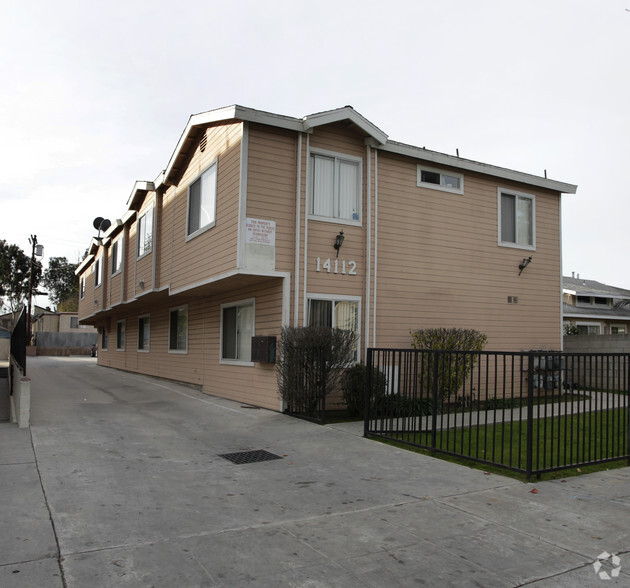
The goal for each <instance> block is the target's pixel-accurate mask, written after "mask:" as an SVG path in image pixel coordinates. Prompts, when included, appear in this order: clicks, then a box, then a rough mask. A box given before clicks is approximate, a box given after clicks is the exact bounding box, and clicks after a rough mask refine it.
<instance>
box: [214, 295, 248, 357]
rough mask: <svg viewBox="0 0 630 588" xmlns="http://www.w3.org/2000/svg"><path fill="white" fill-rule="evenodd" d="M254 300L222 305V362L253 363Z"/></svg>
mask: <svg viewBox="0 0 630 588" xmlns="http://www.w3.org/2000/svg"><path fill="white" fill-rule="evenodd" d="M254 333H255V311H254V300H253V299H250V300H241V301H240V302H234V303H230V304H222V305H221V360H227V361H240V362H246V363H251V360H252V337H253V336H254Z"/></svg>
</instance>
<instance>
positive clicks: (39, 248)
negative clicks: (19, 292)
mask: <svg viewBox="0 0 630 588" xmlns="http://www.w3.org/2000/svg"><path fill="white" fill-rule="evenodd" d="M28 242H29V243H30V244H31V245H32V246H33V251H32V253H31V271H30V272H29V276H28V313H27V315H26V338H27V341H26V344H27V345H30V343H31V339H32V336H33V334H32V333H31V307H32V303H33V272H34V271H35V255H40V256H41V255H43V253H44V246H43V245H38V244H37V235H31V236H30V238H29V240H28Z"/></svg>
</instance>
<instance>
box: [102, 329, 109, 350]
mask: <svg viewBox="0 0 630 588" xmlns="http://www.w3.org/2000/svg"><path fill="white" fill-rule="evenodd" d="M108 339H109V334H108V332H107V329H106V328H105V327H103V330H102V331H101V351H107V340H108Z"/></svg>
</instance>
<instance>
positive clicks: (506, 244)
mask: <svg viewBox="0 0 630 588" xmlns="http://www.w3.org/2000/svg"><path fill="white" fill-rule="evenodd" d="M503 194H505V195H506V196H516V197H517V198H528V199H529V200H531V201H532V244H531V245H520V244H518V243H510V242H509V241H502V240H501V196H502V195H503ZM497 200H498V203H499V204H498V211H499V215H498V223H497V225H498V226H497V228H498V242H499V246H500V247H511V248H513V249H526V250H527V251H536V196H535V195H534V194H527V193H525V192H519V191H518V190H510V189H509V188H499V189H498V196H497Z"/></svg>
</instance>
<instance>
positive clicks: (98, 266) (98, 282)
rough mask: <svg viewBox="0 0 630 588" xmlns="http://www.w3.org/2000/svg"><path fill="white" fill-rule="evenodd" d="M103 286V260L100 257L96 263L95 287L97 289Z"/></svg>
mask: <svg viewBox="0 0 630 588" xmlns="http://www.w3.org/2000/svg"><path fill="white" fill-rule="evenodd" d="M100 285H101V258H100V257H99V258H98V259H97V260H96V261H95V262H94V287H95V288H97V287H98V286H100Z"/></svg>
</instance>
